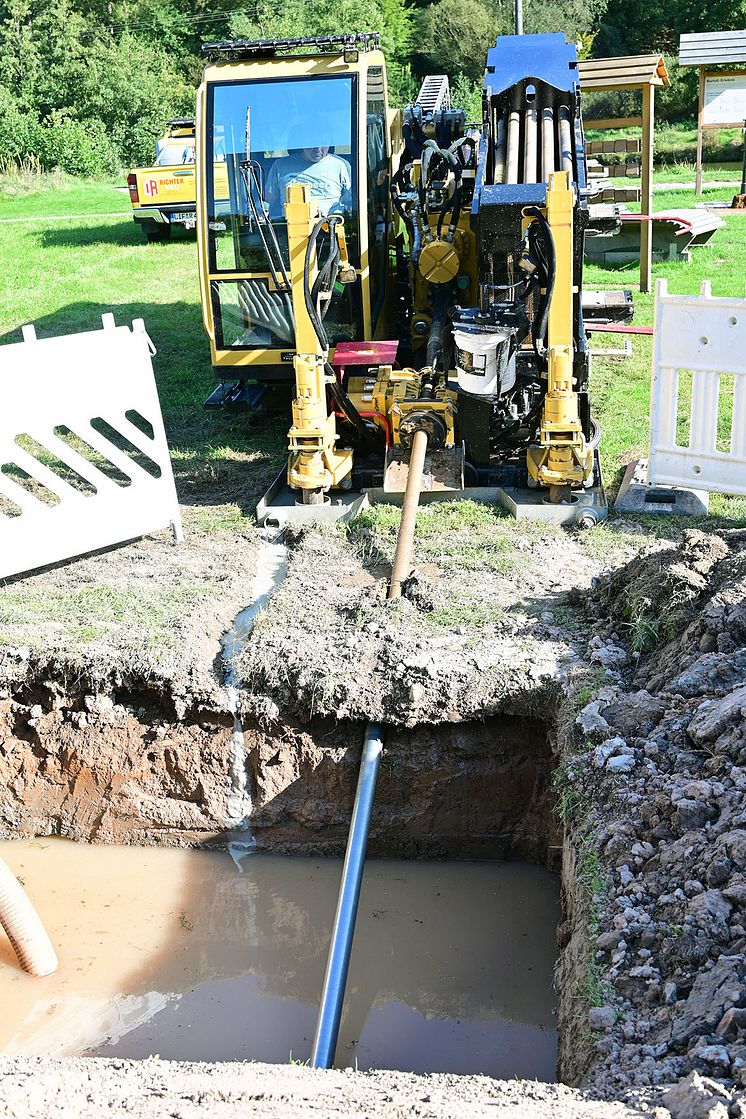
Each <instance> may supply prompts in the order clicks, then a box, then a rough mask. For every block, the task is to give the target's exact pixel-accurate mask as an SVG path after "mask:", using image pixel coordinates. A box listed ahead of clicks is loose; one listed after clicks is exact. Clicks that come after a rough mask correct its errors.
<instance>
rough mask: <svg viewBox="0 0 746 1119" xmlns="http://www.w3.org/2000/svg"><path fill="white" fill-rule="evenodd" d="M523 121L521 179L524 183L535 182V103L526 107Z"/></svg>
mask: <svg viewBox="0 0 746 1119" xmlns="http://www.w3.org/2000/svg"><path fill="white" fill-rule="evenodd" d="M524 122H525V123H524V132H523V135H524V142H523V181H524V183H535V182H538V179H537V176H536V154H537V113H536V106H535V105H531V106H530V108H528V109H526V115H525V118H524Z"/></svg>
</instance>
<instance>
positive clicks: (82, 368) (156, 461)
mask: <svg viewBox="0 0 746 1119" xmlns="http://www.w3.org/2000/svg"><path fill="white" fill-rule="evenodd" d="M102 322H103V328H102V329H101V330H93V331H89V332H86V333H82V334H68V335H64V336H63V337H60V338H45V339H37V337H36V332H35V330H34V328H33V327H32V326H26V327H24V328H23V339H24V340H23V342H17V343H13V344H11V345H8V346H2V347H0V578H3V579H4V578H7V577H8V576H10V575H16V574H18V573H20V572H23V571H30V570H32V569H34V568H37V567H43V566H46V565H47V564H51V563H57V562H58V561H60V560H63V559H69V558H71V557H73V556H80V555H84V554H85V553H86V552H92V551H95V550H96V549H98V548H105V547H109V546H110V545H112V544H118V543H121V542H122V541H125V540H133V539H135V538H137V537H139V536H143V535H145V534H146V533H148V532H154V531H155V530H156V529H159V528H164V527H166V526H170V527H171V528H172V530H173V533H174V536H175V537H176V539H177V540H181V539H182V530H181V517H180V514H179V504H178V500H177V497H176V488H175V486H174V479H173V473H172V470H171V460H170V458H169V453H168V445H167V443H166V433H165V431H164V428H163V419H162V417H161V409H160V403H159V401H158V393H157V391H156V386H155V378H154V376H153V366H152V362H151V347H152V343H151V342H150V339H149V338H148V335H147V334H146V332H145V326H144V323H143V321H142V319H136V320H135V321H134V322H133V324H132V329H131V330H130V328H129V327H127V326H116V324H115V322H114V316H113V315H111V314H107V315H102ZM152 352H153V353H154V352H155V351H154V350H153V351H152Z"/></svg>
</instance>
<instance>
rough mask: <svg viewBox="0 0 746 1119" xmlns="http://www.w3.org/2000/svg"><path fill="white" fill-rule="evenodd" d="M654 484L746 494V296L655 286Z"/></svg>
mask: <svg viewBox="0 0 746 1119" xmlns="http://www.w3.org/2000/svg"><path fill="white" fill-rule="evenodd" d="M648 479H649V481H650V482H651V483H652V484H653V485H668V486H682V487H686V488H689V489H695V490H705V491H707V492H710V493H726V494H746V299H730V298H719V297H718V298H715V297H713V296H712V293H711V290H710V283H709V281H705V282H704V283H703V284H702V287H701V290H700V294H699V295H669V293H668V287H667V284H666V281H665V280H658V281H657V283H656V287H655V331H654V345H653V375H652V381H651V387H650V453H649V456H648Z"/></svg>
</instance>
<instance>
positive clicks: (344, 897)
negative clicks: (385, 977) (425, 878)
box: [311, 723, 383, 1068]
mask: <svg viewBox="0 0 746 1119" xmlns="http://www.w3.org/2000/svg"><path fill="white" fill-rule="evenodd" d="M382 750H383V727H382V726H381V724H380V723H368V726H367V728H366V731H365V740H364V742H363V756H362V758H361V759H360V775H359V777H358V780H357V791H356V793H355V806H354V808H353V810H352V820H351V821H350V834H349V836H348V838H347V850H346V852H345V861H344V867H343V868H342V882H341V885H340V888H339V898H338V900H337V912H336V915H335V917H334V929H333V931H332V942H331V946H330V948H329V958H328V960H327V963H326V975H325V976H324V988H323V991H322V994H321V1006H320V1008H319V1018H318V1022H317V1023H316V1036H315V1038H314V1041H313V1056H312V1058H311V1065H312V1067H313V1068H331V1067H332V1065H333V1064H334V1054H335V1053H336V1051H337V1039H338V1037H339V1024H340V1021H341V1019H342V1004H343V1003H344V997H345V987H346V986H347V973H348V971H349V968H350V955H351V953H352V940H353V937H354V935H355V920H356V918H357V909H358V902H359V900H360V885H361V883H362V880H363V869H364V867H365V851H366V848H367V845H368V831H369V829H370V817H371V812H372V811H373V798H374V796H375V792H376V780H377V778H378V764H379V762H380V760H381V751H382Z"/></svg>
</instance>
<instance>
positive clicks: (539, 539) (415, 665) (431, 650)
mask: <svg viewBox="0 0 746 1119" xmlns="http://www.w3.org/2000/svg"><path fill="white" fill-rule="evenodd" d="M441 515H442V514H441ZM488 515H489V516H490V517H491V518H492V520H493V521H494V522H495V523H496V524H499V519H498V518H496V517H495V515H494V514H493V513H491V512H490V513H489V514H488ZM421 516H422V519H423V526H424V528H423V533H422V535H423V536H424V545H425V550H424V553H421V554H420V555H419V557H418V558H417V566H416V569H415V573H414V575H413V577H412V578H411V579H410V580H409V582H408V583H407V584H406V585H405V588H404V596H403V597H402V599H400V600H397V601H395V602H388V601H387V600H386V597H385V594H386V580H387V578H388V573H389V563H388V556H387V555H383V554H382V553H381V550H380V546H379V545H378V543H377V541H376V540H375V538H374V539H373V541H372V542H371V541H370V540H364V541H363V542H362V543H361V542H360V541H359V540H354V539H351V538H350V537H349V536H346V535H345V533H344V532H343V531H336V532H321V531H317V530H310V531H306V532H304V533H302V534H301V535H300V536H299V537H298V538H297V539H296V540H295V542H294V544H293V546H292V548H291V554H290V560H289V565H288V574H287V577H286V579H285V581H284V583H283V585H282V586H281V587H280V589H279V590H278V591H277V592H276V593H275V595H274V596H273V599H272V610H271V612H268V613H267V614H266V615H264V616H263V617H262V618H261V619H260V621H259V623H258V624H257V626H256V627H255V630H254V633H253V634H252V637H251V640H250V641H249V643H248V644H247V646H246V647H245V649H244V650H243V652H242V653H241V654H240V655H239V657H238V658H237V662H236V675H237V679H238V680H239V681H240V683H241V684H242V687H243V688H244V689H245V690H246V691H247V692H248V693H252V694H259V695H261V694H264V695H266V696H268V697H269V698H270V700H271V701H272V702H273V703H275V704H276V705H277V706H278V707H280V708H281V709H282V710H283V711H290V712H293V713H295V714H300V715H301V716H306V717H308V716H309V715H310V714H321V715H333V716H336V717H337V718H349V719H356V720H357V719H360V720H363V719H379V720H383V721H384V722H386V723H388V724H394V725H396V724H400V725H405V726H415V725H417V724H421V723H443V722H458V721H468V720H470V719H474V718H483V717H485V716H488V715H491V714H494V713H497V712H501V711H510V712H513V713H522V712H524V713H528V714H531V713H537V712H541V711H543V710H545V709H546V705H547V703H548V701H549V700H550V698H551V697H552V696H553V695H556V694H557V693H558V691H559V690H560V687H561V682H562V680H563V677H564V676H565V674H566V673H567V672H568V671H570V670H571V669H572V667H573V666H575V667H577V664H578V663H579V660H580V657H581V653H582V652H584V649H585V637H584V633H583V621H582V614H581V612H580V611H579V610H578V609H576V606H577V603H578V601H579V600H581V599H582V598H583V597H584V596H585V595H587V593H588V592H589V590H590V586H591V582H592V580H593V578H594V577H595V576H596V575H598V574H599V573H600V572H601V571H602V569H603V560H602V559H601V558H595V557H591V556H589V555H588V554H587V553H586V552H584V550H583V548H582V547H581V545H580V543H579V542H578V541H577V540H576V538H574V537H572V536H568V535H567V534H561V533H558V532H550V531H549V530H546V531H545V534H544V535H539V534H538V533H537V531H536V529H535V528H534V529H533V530H527V529H525V528H524V527H521V526H519V527H518V528H516V527H515V526H514V525H513V526H512V527H511V537H510V541H511V544H510V548H508V547H507V546H506V547H504V548H502V550H500V549H498V548H497V545H496V543H495V540H494V538H493V537H488V536H487V532H486V531H485V534H484V535H485V540H484V543H483V544H482V543H478V544H477V545H472V546H471V547H472V548H473V551H472V552H471V553H469V552H468V549H469V547H470V545H469V544H468V543H467V542H464V544H463V545H460V544H459V541H458V539H456V540H454V539H451V538H449V536H448V534H447V532H446V531H444V533H443V535H442V537H441V538H440V540H441V543H440V545H439V548H440V550H438V547H433V549H432V555H431V556H430V555H428V552H427V548H426V546H427V544H428V542H429V538H428V535H427V516H426V512H423V514H421ZM479 527H480V526H479V525H477V531H478V530H479ZM445 528H446V529H447V526H445ZM493 532H494V530H493ZM465 535H466V534H465ZM506 536H507V534H506ZM420 543H421V545H422V543H423V542H422V541H420ZM498 543H500V544H501V545H502V544H503V541H502V540H498ZM459 549H460V550H459Z"/></svg>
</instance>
